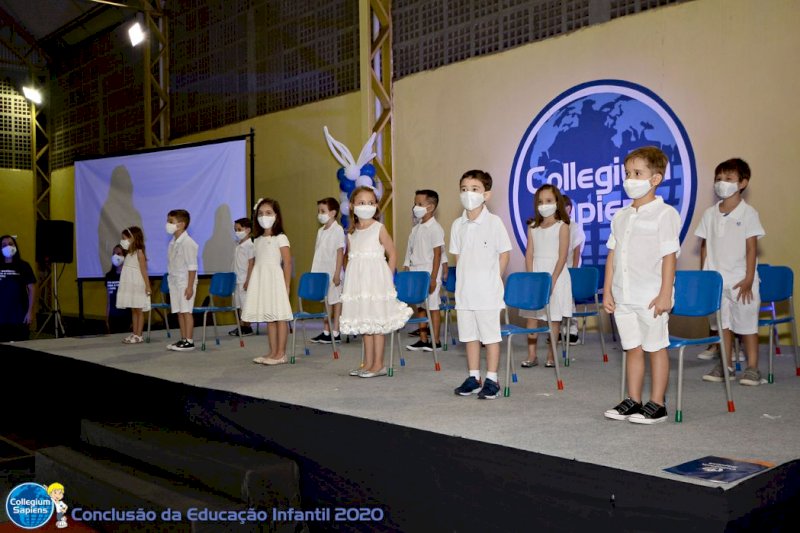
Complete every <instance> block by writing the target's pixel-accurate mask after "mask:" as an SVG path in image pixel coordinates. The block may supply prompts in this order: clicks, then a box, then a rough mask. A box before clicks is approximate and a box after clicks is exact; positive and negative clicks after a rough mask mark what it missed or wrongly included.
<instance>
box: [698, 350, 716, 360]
mask: <svg viewBox="0 0 800 533" xmlns="http://www.w3.org/2000/svg"><path fill="white" fill-rule="evenodd" d="M718 357H719V350H712V349H711V348H706V349H705V350H703V351H702V352H700V353H699V354H697V358H698V359H704V360H706V361H710V360H712V359H716V358H718Z"/></svg>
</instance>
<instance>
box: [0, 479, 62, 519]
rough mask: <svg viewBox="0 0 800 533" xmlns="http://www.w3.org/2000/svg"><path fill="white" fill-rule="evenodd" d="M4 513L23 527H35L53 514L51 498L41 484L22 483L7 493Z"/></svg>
mask: <svg viewBox="0 0 800 533" xmlns="http://www.w3.org/2000/svg"><path fill="white" fill-rule="evenodd" d="M6 514H7V515H8V518H9V519H10V520H11V521H12V522H13V523H14V524H15V525H17V526H19V527H21V528H23V529H36V528H37V527H41V526H43V525H44V524H45V523H47V521H48V520H50V517H51V516H53V500H51V499H50V496H49V495H48V494H47V489H46V488H45V487H43V486H42V485H39V484H37V483H22V484H21V485H17V486H16V487H14V488H13V489H11V492H10V493H9V494H8V498H6Z"/></svg>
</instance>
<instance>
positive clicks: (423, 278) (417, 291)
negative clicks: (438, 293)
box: [387, 271, 442, 376]
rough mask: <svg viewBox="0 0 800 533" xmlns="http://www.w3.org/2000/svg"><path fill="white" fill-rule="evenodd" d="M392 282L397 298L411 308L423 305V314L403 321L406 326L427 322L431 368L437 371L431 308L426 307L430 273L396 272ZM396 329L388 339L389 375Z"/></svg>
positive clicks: (403, 361)
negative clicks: (431, 355)
mask: <svg viewBox="0 0 800 533" xmlns="http://www.w3.org/2000/svg"><path fill="white" fill-rule="evenodd" d="M394 284H395V288H396V289H397V299H398V300H400V301H401V302H403V303H405V304H407V305H409V306H411V308H412V309H413V308H416V307H424V308H425V316H424V317H416V316H412V317H411V318H409V319H408V321H407V322H406V323H405V325H406V326H411V325H416V324H428V329H429V330H430V331H431V337H430V339H431V345H432V346H433V368H434V370H436V371H437V372H438V371H439V370H441V369H442V368H441V366H440V365H439V355H438V354H437V353H436V343H435V342H434V341H433V321H432V320H431V310H430V309H428V288H429V287H430V284H431V275H430V273H428V272H420V271H415V272H398V273H397V274H395V276H394ZM395 333H397V332H396V331H393V332H392V335H391V338H390V339H389V346H390V348H389V368H388V369H387V373H388V374H389V375H390V376H393V375H394V339H395ZM396 337H397V351H398V352H400V366H406V360H405V358H404V357H403V350H402V348H401V346H400V335H396Z"/></svg>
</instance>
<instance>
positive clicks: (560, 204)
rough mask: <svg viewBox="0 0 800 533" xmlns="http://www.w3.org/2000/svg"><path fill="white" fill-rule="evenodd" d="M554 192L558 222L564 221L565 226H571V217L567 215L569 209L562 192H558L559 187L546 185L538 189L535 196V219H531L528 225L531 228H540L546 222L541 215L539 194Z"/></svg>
mask: <svg viewBox="0 0 800 533" xmlns="http://www.w3.org/2000/svg"><path fill="white" fill-rule="evenodd" d="M548 190H549V191H553V195H554V196H555V197H556V220H560V221H562V222H563V223H564V224H569V215H568V214H567V207H566V203H565V202H564V195H563V194H561V191H559V190H558V187H556V186H555V185H551V184H549V183H546V184H544V185H542V186H541V187H539V188H538V189H536V194H534V195H533V218H529V219H528V222H527V224H528V225H529V226H531V225H532V226H533V227H534V228H538V227H539V225H540V224H541V223H542V222H543V221H544V217H543V216H542V215H540V214H539V194H540V193H541V192H542V191H548Z"/></svg>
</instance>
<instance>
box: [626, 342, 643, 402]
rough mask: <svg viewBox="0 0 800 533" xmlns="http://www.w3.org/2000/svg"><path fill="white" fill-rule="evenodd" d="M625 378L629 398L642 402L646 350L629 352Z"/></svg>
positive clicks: (637, 348)
mask: <svg viewBox="0 0 800 533" xmlns="http://www.w3.org/2000/svg"><path fill="white" fill-rule="evenodd" d="M625 376H626V377H625V379H627V380H628V396H630V398H631V400H633V401H635V402H641V401H642V386H643V385H644V350H642V347H641V346H637V347H636V348H632V349H630V350H628V357H627V362H626V365H625Z"/></svg>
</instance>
